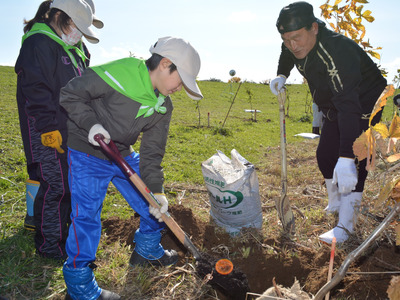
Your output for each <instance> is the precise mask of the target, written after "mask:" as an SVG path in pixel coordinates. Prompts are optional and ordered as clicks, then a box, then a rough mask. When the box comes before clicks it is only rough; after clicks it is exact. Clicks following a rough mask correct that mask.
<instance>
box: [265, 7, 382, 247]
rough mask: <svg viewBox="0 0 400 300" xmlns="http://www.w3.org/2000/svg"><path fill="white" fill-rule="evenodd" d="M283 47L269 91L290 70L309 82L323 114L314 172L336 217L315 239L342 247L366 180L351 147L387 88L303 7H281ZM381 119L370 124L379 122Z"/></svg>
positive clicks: (351, 45)
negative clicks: (332, 225)
mask: <svg viewBox="0 0 400 300" xmlns="http://www.w3.org/2000/svg"><path fill="white" fill-rule="evenodd" d="M276 26H277V28H278V31H279V33H280V34H281V37H282V40H283V44H282V51H281V55H280V58H279V66H278V73H277V74H278V77H277V78H275V79H274V80H272V82H271V85H270V88H271V91H272V92H273V93H274V94H278V92H279V90H280V89H281V88H283V86H284V84H285V81H286V78H287V77H288V76H289V75H290V71H291V70H292V69H293V67H294V66H296V67H297V69H298V71H299V72H300V74H301V75H303V76H304V77H305V78H306V79H307V82H308V85H309V88H310V91H311V94H312V95H313V99H314V102H315V103H316V104H317V105H318V107H319V109H320V110H321V111H322V112H323V114H324V126H323V127H322V132H321V138H320V142H319V145H318V148H317V161H318V166H319V169H320V171H321V173H322V175H323V176H324V178H325V183H326V187H327V190H328V197H329V202H328V207H327V208H326V210H327V212H336V211H337V212H338V213H339V221H338V224H337V226H336V227H335V228H333V229H332V230H330V231H328V232H326V233H324V234H322V235H321V236H320V237H319V238H320V239H321V240H322V241H324V242H327V243H331V242H332V239H333V238H334V237H336V240H337V242H344V241H345V240H347V238H348V232H352V231H354V226H355V223H356V219H357V218H356V217H357V215H358V209H359V206H360V204H361V198H362V192H363V189H364V182H365V179H366V176H367V171H366V170H365V163H366V161H365V160H364V161H360V162H358V161H357V160H355V159H354V154H353V150H352V145H353V142H354V140H355V139H356V138H357V137H358V136H359V135H360V134H361V132H362V131H363V130H365V129H367V128H368V119H369V114H370V113H371V111H372V109H373V106H374V104H375V102H376V100H377V99H378V98H379V95H380V94H381V92H382V91H383V90H384V88H385V86H386V80H385V79H384V78H383V77H382V75H381V73H380V71H379V69H378V67H377V66H376V64H375V63H374V62H373V61H372V60H371V59H370V58H369V56H368V55H367V54H366V53H365V52H364V51H363V50H362V49H361V48H360V47H359V46H358V45H357V44H356V43H355V42H354V41H352V40H351V39H349V38H347V37H345V36H343V35H341V34H338V33H335V32H332V31H330V30H328V29H327V28H326V27H325V24H324V23H323V22H322V21H320V20H319V19H317V18H315V16H314V13H313V7H312V6H311V5H310V4H309V3H307V2H303V1H301V2H295V3H292V4H290V5H288V6H285V7H284V8H283V9H282V10H281V12H280V14H279V18H278V21H277V24H276ZM379 119H380V115H379V116H377V118H376V119H374V121H375V122H376V121H379Z"/></svg>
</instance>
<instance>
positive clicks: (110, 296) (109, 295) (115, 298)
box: [65, 289, 121, 300]
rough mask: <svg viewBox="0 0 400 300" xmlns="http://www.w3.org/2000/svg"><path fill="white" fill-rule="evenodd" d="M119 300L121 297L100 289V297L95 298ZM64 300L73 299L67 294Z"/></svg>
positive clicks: (98, 299) (99, 299)
mask: <svg viewBox="0 0 400 300" xmlns="http://www.w3.org/2000/svg"><path fill="white" fill-rule="evenodd" d="M119 299H121V297H120V296H119V295H118V294H116V293H114V292H111V291H107V290H104V289H101V294H100V297H99V298H97V300H119ZM65 300H73V299H72V297H71V296H70V295H69V294H67V296H65Z"/></svg>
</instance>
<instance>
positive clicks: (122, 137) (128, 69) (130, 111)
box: [60, 58, 173, 193]
mask: <svg viewBox="0 0 400 300" xmlns="http://www.w3.org/2000/svg"><path fill="white" fill-rule="evenodd" d="M158 96H159V97H158ZM60 104H61V106H62V107H64V109H65V110H66V111H67V112H68V117H69V121H68V147H70V148H71V149H74V150H77V151H80V152H84V153H87V154H89V155H93V156H96V157H98V158H101V159H107V157H105V155H104V154H103V152H102V151H101V150H100V148H99V147H95V146H93V145H92V144H90V143H89V142H88V133H89V130H90V128H92V126H93V125H95V124H101V125H103V127H104V128H105V129H106V130H107V131H108V132H109V133H110V136H111V139H112V140H113V141H114V142H115V144H116V145H117V147H118V149H119V150H120V151H121V153H122V155H123V156H124V157H125V156H127V155H129V154H130V153H131V152H132V148H131V145H134V144H135V143H136V141H137V139H138V137H139V135H140V134H141V133H142V137H141V144H140V151H139V152H140V165H139V167H140V174H141V177H142V179H143V181H144V182H145V184H146V185H147V186H148V187H149V189H150V190H151V191H152V192H154V193H157V192H161V191H162V184H163V181H164V175H163V170H162V167H161V162H162V159H163V157H164V153H165V146H166V142H167V136H168V130H169V123H170V120H171V113H172V110H173V106H172V101H171V99H170V98H169V97H166V98H165V99H164V97H163V96H162V95H161V94H160V95H157V94H156V93H155V91H154V90H153V87H152V84H151V81H150V76H149V73H148V71H147V67H146V65H145V62H144V61H143V60H140V59H136V58H125V59H121V60H117V61H114V62H111V63H109V64H105V65H101V66H97V67H92V68H89V69H87V70H86V72H85V73H84V74H83V76H82V77H79V78H75V79H73V80H71V81H70V82H69V83H68V84H67V85H66V86H65V87H64V88H63V89H62V90H61V94H60Z"/></svg>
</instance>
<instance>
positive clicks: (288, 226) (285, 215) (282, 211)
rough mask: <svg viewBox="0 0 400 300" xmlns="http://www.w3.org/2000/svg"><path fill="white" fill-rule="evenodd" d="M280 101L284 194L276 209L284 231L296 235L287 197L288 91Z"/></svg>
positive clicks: (282, 95) (277, 202)
mask: <svg viewBox="0 0 400 300" xmlns="http://www.w3.org/2000/svg"><path fill="white" fill-rule="evenodd" d="M278 101H279V119H280V127H281V130H280V133H281V168H282V170H281V180H282V193H281V198H280V199H278V200H277V201H276V209H277V210H278V215H279V218H280V220H281V222H282V225H283V229H284V230H285V231H286V232H288V233H290V234H294V233H295V219H294V215H293V211H292V209H291V207H290V201H289V198H288V196H287V157H286V156H287V151H286V121H285V102H286V90H285V89H281V90H280V91H279V94H278Z"/></svg>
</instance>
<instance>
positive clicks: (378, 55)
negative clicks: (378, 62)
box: [367, 50, 381, 59]
mask: <svg viewBox="0 0 400 300" xmlns="http://www.w3.org/2000/svg"><path fill="white" fill-rule="evenodd" d="M367 52H368V53H369V54H370V55H371V56H372V57H375V58H376V59H381V55H380V54H379V53H377V52H375V51H371V50H368V51H367Z"/></svg>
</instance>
